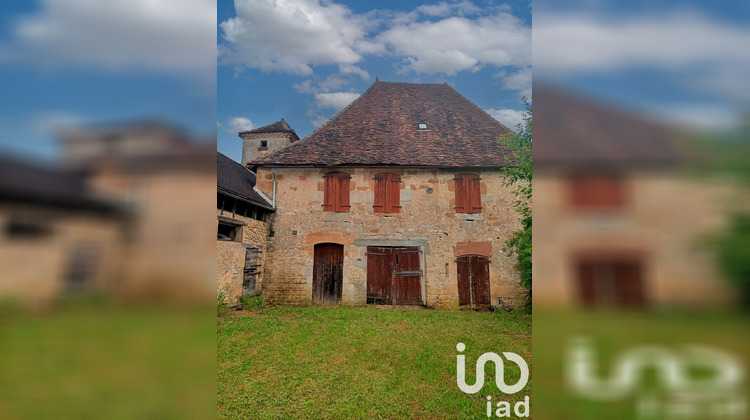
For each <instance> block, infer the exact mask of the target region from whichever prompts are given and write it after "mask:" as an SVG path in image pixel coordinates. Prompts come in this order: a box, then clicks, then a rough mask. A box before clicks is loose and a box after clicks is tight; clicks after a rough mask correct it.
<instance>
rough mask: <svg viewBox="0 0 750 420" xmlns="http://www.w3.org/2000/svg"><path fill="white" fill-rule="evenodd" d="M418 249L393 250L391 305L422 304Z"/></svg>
mask: <svg viewBox="0 0 750 420" xmlns="http://www.w3.org/2000/svg"><path fill="white" fill-rule="evenodd" d="M419 255H420V254H419V248H417V247H409V248H394V249H393V255H392V257H391V261H392V265H393V304H394V305H419V304H421V303H422V287H421V282H420V280H421V279H422V271H421V270H420V268H419V266H420V263H419V260H420V257H419Z"/></svg>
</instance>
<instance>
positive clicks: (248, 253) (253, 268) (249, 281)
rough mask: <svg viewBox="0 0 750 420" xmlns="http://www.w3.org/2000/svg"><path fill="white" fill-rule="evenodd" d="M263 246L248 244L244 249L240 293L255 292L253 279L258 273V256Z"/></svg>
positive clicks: (249, 293) (246, 294) (245, 294)
mask: <svg viewBox="0 0 750 420" xmlns="http://www.w3.org/2000/svg"><path fill="white" fill-rule="evenodd" d="M262 253H263V246H261V245H248V246H247V248H246V249H245V267H244V269H243V270H242V294H243V295H244V296H248V295H252V294H254V293H255V281H256V279H257V277H258V274H260V256H261V254H262Z"/></svg>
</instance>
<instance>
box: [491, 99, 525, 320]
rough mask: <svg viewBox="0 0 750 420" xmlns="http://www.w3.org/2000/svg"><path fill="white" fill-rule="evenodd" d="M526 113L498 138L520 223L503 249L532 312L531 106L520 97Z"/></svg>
mask: <svg viewBox="0 0 750 420" xmlns="http://www.w3.org/2000/svg"><path fill="white" fill-rule="evenodd" d="M523 102H524V105H525V106H526V112H525V113H524V115H523V122H522V123H520V124H518V126H517V128H516V132H515V133H510V134H508V135H506V136H503V137H501V138H500V140H499V141H500V142H501V143H502V144H504V145H505V146H507V147H508V149H510V151H511V154H510V156H508V157H507V160H508V163H509V165H508V167H506V169H505V171H504V172H505V181H504V185H506V186H515V195H516V202H515V209H516V212H517V213H518V215H519V217H520V221H521V229H520V230H518V231H516V232H514V233H513V235H512V236H511V237H510V238H509V239H508V241H507V242H506V243H505V250H506V251H510V252H512V253H513V254H514V255H515V256H516V261H517V263H516V268H517V269H518V271H519V272H520V273H521V285H522V286H523V287H524V288H525V289H526V308H527V309H529V310H530V309H531V222H532V218H531V196H532V191H531V187H532V182H531V145H532V141H531V114H532V112H531V103H530V102H529V101H528V100H527V99H526V98H523Z"/></svg>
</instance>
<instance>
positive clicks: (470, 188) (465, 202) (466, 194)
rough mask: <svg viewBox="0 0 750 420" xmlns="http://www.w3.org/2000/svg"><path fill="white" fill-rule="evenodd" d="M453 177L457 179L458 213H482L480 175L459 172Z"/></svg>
mask: <svg viewBox="0 0 750 420" xmlns="http://www.w3.org/2000/svg"><path fill="white" fill-rule="evenodd" d="M453 179H454V180H455V181H456V213H481V212H482V194H481V191H480V189H479V175H476V174H458V175H456V177H455V178H453Z"/></svg>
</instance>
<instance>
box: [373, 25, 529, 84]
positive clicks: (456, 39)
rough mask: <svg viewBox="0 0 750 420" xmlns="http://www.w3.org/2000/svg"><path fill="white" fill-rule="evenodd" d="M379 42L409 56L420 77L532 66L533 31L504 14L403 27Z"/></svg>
mask: <svg viewBox="0 0 750 420" xmlns="http://www.w3.org/2000/svg"><path fill="white" fill-rule="evenodd" d="M376 39H377V40H378V41H379V42H382V43H384V44H385V45H386V46H387V47H388V49H389V51H391V52H392V53H394V54H396V55H401V56H404V57H406V61H405V62H406V66H407V67H408V68H410V69H411V70H413V71H415V72H417V73H429V74H432V73H446V74H449V75H451V74H455V73H457V72H459V71H464V70H477V69H478V68H479V66H482V65H493V66H528V65H530V64H531V28H530V27H529V26H527V25H524V24H523V22H522V21H521V20H520V19H518V18H516V17H515V16H512V15H510V14H508V13H504V12H499V13H497V14H495V15H491V16H484V17H480V18H478V19H473V20H472V19H468V18H466V17H449V18H446V19H442V20H439V21H436V22H431V21H425V22H411V23H405V24H399V25H395V26H393V27H391V28H390V29H387V30H386V31H384V32H383V33H381V34H380V35H379V36H378V37H377V38H376Z"/></svg>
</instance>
